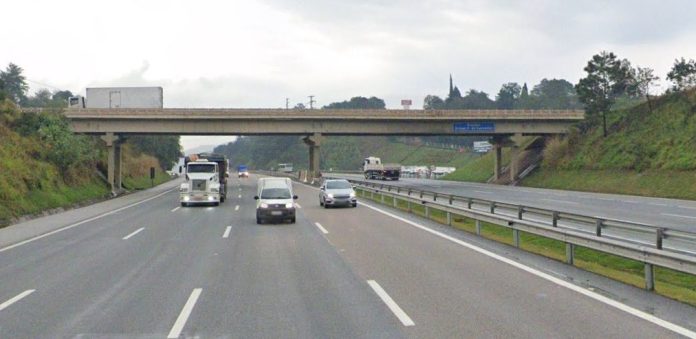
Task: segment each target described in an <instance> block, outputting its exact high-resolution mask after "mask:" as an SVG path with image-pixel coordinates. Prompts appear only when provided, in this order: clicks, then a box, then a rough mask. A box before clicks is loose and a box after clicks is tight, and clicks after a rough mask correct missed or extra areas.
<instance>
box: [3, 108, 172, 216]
mask: <svg viewBox="0 0 696 339" xmlns="http://www.w3.org/2000/svg"><path fill="white" fill-rule="evenodd" d="M35 118H36V117H35V116H34V117H31V119H29V118H28V117H26V116H22V115H21V114H19V112H18V111H17V109H16V107H14V105H12V104H11V103H9V102H7V101H5V102H2V103H0V140H2V142H0V173H1V174H2V175H0V227H2V226H5V225H7V224H9V223H10V222H11V221H12V220H13V219H14V218H17V217H20V216H23V215H28V214H35V213H39V212H41V211H43V210H46V209H52V208H58V207H67V206H71V205H74V204H77V203H83V202H86V201H90V200H94V199H101V198H104V197H106V196H108V195H109V193H110V187H108V186H107V184H106V182H105V181H104V180H103V179H101V178H100V177H99V175H97V168H98V167H101V168H104V164H105V163H106V154H105V153H106V152H105V151H104V146H103V143H102V142H101V141H99V139H98V138H96V137H86V136H74V135H72V133H69V131H68V130H66V129H65V125H61V124H60V119H61V118H60V117H59V116H56V115H53V116H47V117H42V118H41V119H35ZM44 118H45V119H44ZM27 119H29V120H30V121H28V120H27ZM25 120H26V121H25ZM39 120H40V122H39ZM37 122H38V123H37ZM34 123H37V125H36V126H41V127H39V128H35V129H32V128H30V127H32V126H34V127H36V126H35V125H34ZM20 132H21V133H20ZM124 160H125V163H124V172H125V178H124V179H125V182H126V185H127V187H128V188H129V189H141V188H145V187H149V186H150V180H149V167H150V166H154V167H155V168H156V169H158V176H157V183H161V182H163V181H165V180H168V177H167V176H166V175H165V174H164V173H163V171H161V170H159V163H158V160H157V159H156V158H155V157H153V156H150V155H146V154H142V153H138V152H137V151H134V150H133V149H132V148H131V147H129V146H125V147H124ZM145 167H146V168H147V170H145V169H144V168H145ZM144 178H147V180H143V179H144Z"/></svg>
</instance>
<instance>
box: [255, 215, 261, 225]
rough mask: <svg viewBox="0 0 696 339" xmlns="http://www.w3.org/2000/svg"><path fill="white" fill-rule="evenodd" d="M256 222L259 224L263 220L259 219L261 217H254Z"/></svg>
mask: <svg viewBox="0 0 696 339" xmlns="http://www.w3.org/2000/svg"><path fill="white" fill-rule="evenodd" d="M256 223H257V224H259V225H261V224H263V220H261V218H259V217H256Z"/></svg>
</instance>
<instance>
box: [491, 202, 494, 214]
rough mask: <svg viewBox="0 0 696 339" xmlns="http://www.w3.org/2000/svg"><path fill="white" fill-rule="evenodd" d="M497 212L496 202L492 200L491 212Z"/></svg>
mask: <svg viewBox="0 0 696 339" xmlns="http://www.w3.org/2000/svg"><path fill="white" fill-rule="evenodd" d="M494 213H495V202H494V201H491V214H494Z"/></svg>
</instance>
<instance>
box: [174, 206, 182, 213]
mask: <svg viewBox="0 0 696 339" xmlns="http://www.w3.org/2000/svg"><path fill="white" fill-rule="evenodd" d="M180 208H181V206H179V207H176V208H173V209H172V212H176V211H178V210H179V209H180Z"/></svg>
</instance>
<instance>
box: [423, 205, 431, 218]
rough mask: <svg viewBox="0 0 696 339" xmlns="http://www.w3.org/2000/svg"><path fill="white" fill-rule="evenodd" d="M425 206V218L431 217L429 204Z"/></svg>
mask: <svg viewBox="0 0 696 339" xmlns="http://www.w3.org/2000/svg"><path fill="white" fill-rule="evenodd" d="M423 206H425V218H426V219H430V207H428V205H423Z"/></svg>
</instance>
